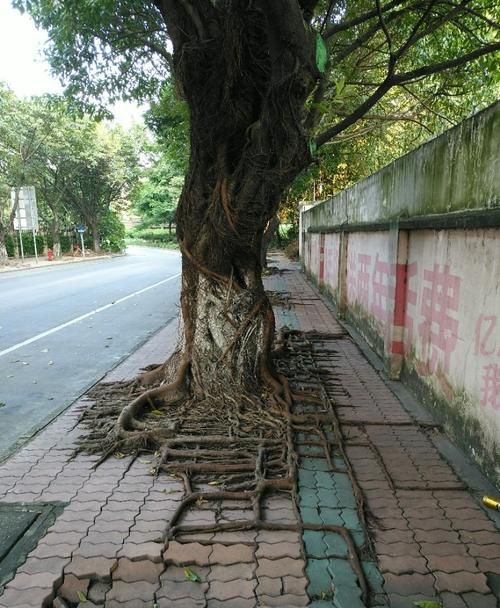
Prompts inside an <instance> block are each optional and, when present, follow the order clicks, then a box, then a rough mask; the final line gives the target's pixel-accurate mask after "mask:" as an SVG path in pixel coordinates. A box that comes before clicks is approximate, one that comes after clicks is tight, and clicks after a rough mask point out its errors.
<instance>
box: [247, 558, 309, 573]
mask: <svg viewBox="0 0 500 608" xmlns="http://www.w3.org/2000/svg"><path fill="white" fill-rule="evenodd" d="M309 561H318V560H309ZM303 573H304V562H303V561H302V560H300V559H292V558H290V557H285V558H281V559H267V558H261V559H259V560H258V566H257V570H256V575H257V577H259V578H260V577H261V576H268V577H270V578H278V577H281V576H287V575H288V576H297V577H300V576H303Z"/></svg>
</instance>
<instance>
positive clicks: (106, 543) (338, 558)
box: [0, 256, 500, 608]
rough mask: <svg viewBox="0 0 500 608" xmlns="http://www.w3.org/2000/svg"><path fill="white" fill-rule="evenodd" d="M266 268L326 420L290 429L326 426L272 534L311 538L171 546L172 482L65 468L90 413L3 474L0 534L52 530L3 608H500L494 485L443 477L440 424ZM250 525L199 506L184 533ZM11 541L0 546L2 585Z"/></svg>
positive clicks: (160, 340) (135, 366)
mask: <svg viewBox="0 0 500 608" xmlns="http://www.w3.org/2000/svg"><path fill="white" fill-rule="evenodd" d="M274 257H275V259H274V261H273V262H271V263H272V264H277V265H278V266H279V267H280V269H281V270H282V272H280V273H277V274H273V275H272V276H270V277H269V278H267V279H266V288H267V289H269V290H272V291H274V292H280V297H281V304H280V305H278V306H276V313H277V315H276V316H277V323H278V325H282V324H286V325H287V326H288V327H290V328H296V329H302V330H305V331H312V330H314V331H315V332H317V333H316V334H315V335H314V334H311V336H310V337H309V338H308V341H307V343H301V344H300V345H299V344H298V345H297V348H303V349H306V350H304V353H305V354H304V355H303V356H304V357H306V356H307V357H308V358H309V360H310V361H311V364H314V365H315V366H316V368H317V370H318V374H317V378H319V379H320V381H321V389H322V390H324V392H325V395H326V397H327V399H328V400H329V403H330V405H331V404H333V407H332V409H329V408H326V409H321V410H319V409H318V411H317V412H314V411H313V410H314V408H321V407H322V406H316V405H311V404H309V405H301V406H300V408H301V409H298V410H296V411H295V413H299V414H300V413H301V412H303V413H311V412H312V413H313V414H315V413H317V419H318V425H317V428H314V429H311V430H309V429H308V430H307V431H305V430H302V431H300V432H297V433H296V434H295V436H294V443H295V447H296V450H297V453H298V454H299V464H298V488H297V494H296V496H294V495H293V496H292V497H291V498H289V497H288V496H285V495H283V496H276V495H271V496H270V497H269V499H268V500H267V502H266V505H265V508H264V513H263V519H264V521H269V522H278V523H282V524H284V523H288V522H290V523H294V522H296V521H297V519H299V518H300V519H301V520H302V521H303V522H307V523H308V524H309V526H308V529H305V530H304V532H303V533H302V534H300V533H298V532H292V531H289V530H282V531H276V530H266V529H259V530H246V531H239V532H216V533H212V534H202V533H198V534H196V535H192V534H191V535H189V536H188V535H186V534H185V535H181V536H179V537H177V538H176V539H175V540H172V541H169V542H168V544H167V545H166V546H164V544H163V542H161V535H162V533H163V531H164V530H165V527H166V525H167V523H168V521H169V518H170V517H171V516H172V515H173V513H174V512H175V509H176V508H177V506H178V505H179V503H180V501H181V499H182V493H181V483H180V481H179V479H177V478H174V477H168V476H167V475H164V474H161V475H159V476H157V477H155V476H153V475H152V474H151V471H150V469H151V461H149V460H148V459H147V458H142V457H139V458H138V459H136V460H134V461H132V460H131V458H129V457H125V458H121V459H117V458H110V459H108V460H107V461H105V462H104V463H103V464H101V465H100V466H99V467H98V468H97V469H95V470H94V469H93V468H92V467H93V464H94V462H95V460H96V458H94V457H90V456H86V455H79V456H77V457H76V458H71V455H72V448H73V446H74V443H75V440H76V439H77V437H78V436H80V434H81V433H83V432H84V431H83V429H82V428H80V426H79V425H78V417H79V415H80V412H81V411H82V409H84V408H86V407H88V405H89V401H88V400H86V399H85V398H83V399H81V400H80V401H78V402H77V403H75V404H74V405H73V406H71V407H70V408H69V409H68V410H67V411H66V412H65V413H64V414H63V415H61V416H60V417H59V418H58V419H57V420H56V421H55V422H54V423H52V424H51V425H50V426H49V427H47V428H46V429H45V430H44V431H42V432H41V433H40V434H39V435H38V436H37V437H36V438H35V439H34V440H33V441H32V442H31V443H30V444H29V445H27V446H26V447H24V448H23V449H22V450H21V451H20V452H18V453H17V454H16V455H15V456H13V457H12V458H11V459H10V460H8V461H7V462H6V463H4V464H3V465H2V466H0V522H2V519H1V517H2V509H7V507H8V506H9V505H10V506H15V505H17V504H18V503H26V505H27V506H26V505H25V506H24V508H21V507H19V508H18V509H17V513H18V518H19V519H22V517H25V516H27V515H26V514H27V513H38V515H37V516H36V517H38V519H37V520H36V521H38V522H39V523H38V526H39V531H40V529H42V528H45V529H46V531H44V532H42V533H41V535H40V534H39V535H38V536H39V537H40V536H41V538H40V540H39V541H38V542H36V538H35V537H33V539H32V540H30V539H29V538H28V539H26V538H25V539H24V540H23V543H24V544H23V547H24V556H23V555H22V552H20V557H19V558H18V563H17V566H18V567H17V570H16V572H15V575H14V576H13V577H12V576H11V577H10V579H9V580H5V581H4V582H5V590H4V592H3V595H0V608H28V607H30V608H41V607H44V608H47V607H52V606H53V607H54V608H65V607H71V608H73V607H75V606H79V607H81V608H92V607H93V606H105V607H106V608H154V607H156V608H170V607H172V608H174V607H175V608H202V607H206V608H254V607H257V606H262V607H273V606H280V607H286V608H298V607H300V606H311V607H313V608H327V607H336V608H362V607H363V606H365V605H367V606H379V607H384V608H385V607H390V608H415V606H418V605H419V604H418V602H419V601H427V602H430V601H431V600H433V601H434V602H435V603H434V604H427V605H426V604H421V606H422V607H423V608H437V607H438V606H443V608H498V606H499V603H498V602H499V600H498V598H499V597H500V595H499V594H500V535H499V534H498V525H499V523H500V520H499V517H498V514H497V513H495V512H493V511H487V510H486V509H483V507H482V506H481V501H480V499H481V491H483V489H484V490H485V489H488V488H487V486H486V485H485V482H484V481H483V480H482V479H481V477H480V475H479V473H475V472H472V473H471V471H472V467H470V466H467V465H466V463H464V461H462V460H460V458H459V457H458V456H457V457H456V460H453V461H451V462H448V460H449V458H450V456H449V455H450V454H454V453H455V452H454V451H453V449H452V448H451V446H449V445H448V444H447V441H446V438H444V437H443V435H442V433H441V431H440V430H439V427H438V426H437V425H435V423H434V422H433V421H432V419H431V417H430V415H429V414H427V413H426V412H425V411H423V410H422V409H421V408H418V405H415V404H414V403H413V401H412V399H411V396H410V395H408V394H407V393H406V392H405V391H404V390H402V389H401V388H400V387H399V385H397V383H386V382H385V381H384V378H383V377H382V376H381V374H380V373H379V372H378V371H377V370H376V369H375V368H374V367H373V366H372V365H371V363H369V362H368V360H367V359H366V357H365V356H364V355H363V353H362V352H361V350H360V349H359V348H358V346H357V345H356V344H355V343H354V342H353V341H352V339H351V338H350V337H349V335H348V334H347V333H346V332H345V330H344V329H343V328H342V327H341V326H340V325H339V324H338V322H337V321H336V320H335V318H334V316H333V314H332V312H331V310H330V308H329V306H328V305H327V304H326V303H325V302H323V300H322V299H321V297H320V296H319V294H318V292H317V290H316V289H315V288H314V287H312V286H311V285H310V284H309V283H308V282H307V281H306V279H305V277H304V275H303V274H302V273H301V272H300V271H299V270H298V267H297V265H295V264H292V263H290V262H287V261H285V260H284V258H281V257H276V256H274ZM174 342H175V336H174V335H173V333H172V325H171V326H169V327H167V328H165V329H164V330H162V331H161V332H160V333H158V334H157V335H156V336H155V337H154V338H153V339H152V340H150V341H149V342H148V343H147V344H146V345H145V346H143V347H142V348H141V349H140V350H139V351H137V352H136V353H135V354H134V355H132V356H131V357H130V358H129V359H128V360H127V361H126V362H124V363H123V364H122V365H121V366H119V367H118V368H116V369H115V370H114V371H113V372H112V373H111V374H110V375H109V376H108V377H107V380H108V381H112V380H116V379H120V378H129V377H131V376H133V375H134V374H135V373H137V371H138V370H139V369H140V368H141V367H142V366H144V365H146V364H149V363H154V362H159V361H161V360H163V359H164V358H165V357H166V356H167V355H168V354H169V352H168V351H169V348H172V345H173V344H174ZM315 381H316V382H317V379H316V380H315ZM311 382H312V380H311ZM308 384H309V381H308V379H304V389H307V385H308ZM393 388H394V389H397V392H398V395H400V396H401V398H402V400H400V399H399V398H398V397H397V396H396V394H395V393H394V391H393V390H392V389H393ZM337 421H338V422H339V423H340V428H341V431H342V433H341V434H340V435H339V434H336V433H335V429H336V422H337ZM319 439H321V441H319ZM320 445H322V446H323V447H324V449H323V447H318V446H320ZM441 452H442V453H441ZM443 454H446V458H445V456H444V455H443ZM458 469H460V471H461V472H459V470H458ZM462 472H463V473H462ZM461 475H462V477H461ZM295 499H296V500H295ZM37 509H38V510H37ZM248 511H249V509H248V504H247V503H245V502H241V501H240V502H235V501H233V503H232V504H231V505H222V507H221V508H219V509H217V510H214V509H213V508H212V505H211V503H206V504H204V503H200V504H198V503H197V504H196V505H194V508H192V509H191V510H190V511H189V512H188V514H187V515H186V517H185V519H184V523H200V522H202V523H205V522H206V523H210V522H214V521H217V522H220V521H229V522H230V521H234V520H241V519H245V514H247V512H248ZM36 517H35V519H36ZM36 521H35V523H33V524H30V525H31V528H30V530H34V528H33V526H35V524H36ZM365 524H366V526H365ZM340 529H342V530H343V532H344V533H341V532H340V531H339V530H340ZM9 532H10V531H9V530H8V529H5V528H4V529H2V530H1V532H0V585H1V584H2V580H4V579H2V576H6V575H5V568H4V565H5V562H6V561H8V560H7V559H3V561H2V558H3V554H2V552H1V549H2V542H1V540H2V539H1V537H2V536H5V535H6V536H7V537H9ZM367 532H368V534H367ZM30 543H31V546H30ZM350 543H352V544H350ZM19 544H20V543H18V544H17V545H14V547H13V549H12V551H11V556H10V559H11V563H10V565H11V566H12V561H13V560H15V559H16V549H17V548H18V545H19ZM26 553H28V556H27V559H26ZM186 568H187V570H186ZM13 570H14V569H13V568H11V571H13ZM363 581H366V584H367V591H368V593H367V594H366V593H365V591H366V590H364V589H363ZM1 589H2V587H1V586H0V593H1ZM495 593H496V596H495ZM363 597H365V598H367V599H366V601H363V599H362V598H363Z"/></svg>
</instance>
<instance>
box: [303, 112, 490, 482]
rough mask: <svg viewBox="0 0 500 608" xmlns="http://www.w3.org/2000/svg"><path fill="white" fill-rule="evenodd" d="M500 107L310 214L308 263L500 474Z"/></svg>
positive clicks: (453, 429) (390, 365)
mask: <svg viewBox="0 0 500 608" xmlns="http://www.w3.org/2000/svg"><path fill="white" fill-rule="evenodd" d="M499 149H500V103H497V104H494V105H493V106H491V107H489V108H488V109H486V110H485V111H483V112H481V113H479V114H477V115H476V116H474V117H472V118H471V119H469V120H467V121H464V122H463V123H462V124H460V125H458V126H457V127H455V128H454V129H451V130H450V131H448V132H446V133H445V134H443V135H442V136H441V137H439V138H437V139H434V140H432V141H430V142H429V143H427V144H425V145H423V146H421V147H420V148H419V149H418V150H416V151H414V152H412V153H411V154H408V155H406V156H404V157H402V158H400V159H398V160H397V161H395V162H394V163H392V164H391V165H388V166H387V167H384V168H383V169H382V170H380V171H379V172H378V173H376V174H374V175H372V176H371V177H369V178H368V179H366V180H364V181H362V182H360V183H358V184H356V185H355V186H353V187H352V188H349V189H348V190H345V191H344V192H342V193H341V194H339V195H338V196H336V197H334V198H332V199H330V200H328V201H325V202H323V203H321V204H318V205H316V206H315V207H313V208H311V209H309V210H307V211H305V212H303V213H302V218H301V221H302V227H303V233H302V235H301V239H302V252H303V256H302V259H303V263H304V265H305V268H306V270H307V271H308V272H309V274H310V275H311V277H312V278H313V279H314V280H315V281H316V282H317V283H318V284H319V285H320V287H321V288H322V289H323V290H324V291H325V292H326V293H327V294H328V295H329V296H330V297H331V298H332V300H333V301H334V302H335V304H336V305H337V307H338V310H339V313H340V314H341V315H343V316H344V317H345V318H347V319H348V320H349V321H350V322H351V323H352V324H354V325H355V326H356V328H357V329H358V331H360V332H361V333H362V334H363V335H364V336H365V338H366V339H367V340H368V342H370V343H371V345H372V346H373V348H374V349H375V350H377V352H378V353H379V354H380V356H381V357H383V358H384V360H385V362H386V365H387V370H388V373H389V374H390V375H391V376H392V377H401V378H403V379H405V378H406V379H408V380H411V382H412V385H413V386H414V387H416V388H417V389H419V390H421V394H422V396H423V397H425V399H426V401H427V402H428V403H429V405H430V406H431V407H432V408H433V409H434V410H435V412H436V414H437V415H438V417H439V418H440V419H441V420H442V421H443V422H444V423H445V425H446V428H447V430H448V431H449V433H450V435H451V436H453V437H454V438H455V439H456V440H458V441H459V442H461V443H462V445H463V446H464V447H466V449H467V451H468V452H469V454H470V455H471V456H472V457H473V458H475V459H476V461H477V462H478V463H480V464H481V465H482V466H483V468H484V470H485V472H486V473H487V474H488V475H489V476H490V477H491V478H492V480H493V481H494V482H496V483H499V482H500V461H499V454H500V213H499V212H500V155H499Z"/></svg>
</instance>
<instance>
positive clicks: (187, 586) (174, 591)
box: [156, 577, 208, 600]
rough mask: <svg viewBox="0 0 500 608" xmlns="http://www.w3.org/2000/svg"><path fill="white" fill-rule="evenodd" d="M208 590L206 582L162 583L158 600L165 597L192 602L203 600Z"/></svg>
mask: <svg viewBox="0 0 500 608" xmlns="http://www.w3.org/2000/svg"><path fill="white" fill-rule="evenodd" d="M207 590H208V583H206V582H192V581H188V580H186V578H185V577H184V580H182V581H162V583H161V586H160V588H159V589H158V591H157V592H156V596H157V597H158V598H161V597H165V598H168V599H170V600H179V599H184V598H190V599H192V600H202V599H204V598H205V594H206V592H207Z"/></svg>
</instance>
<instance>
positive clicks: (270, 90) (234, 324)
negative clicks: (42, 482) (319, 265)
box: [16, 0, 500, 428]
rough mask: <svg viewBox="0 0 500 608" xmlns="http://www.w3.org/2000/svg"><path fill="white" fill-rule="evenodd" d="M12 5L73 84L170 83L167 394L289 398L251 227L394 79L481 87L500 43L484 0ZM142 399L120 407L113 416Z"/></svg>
mask: <svg viewBox="0 0 500 608" xmlns="http://www.w3.org/2000/svg"><path fill="white" fill-rule="evenodd" d="M16 5H18V6H20V7H23V8H25V9H26V10H28V11H29V12H30V13H31V14H32V15H33V17H34V18H35V21H36V22H37V24H38V25H40V26H42V27H44V28H46V29H47V30H48V31H49V33H50V40H51V47H50V49H49V57H50V58H51V61H52V65H53V67H54V69H55V70H57V71H58V72H59V73H60V74H61V75H62V77H63V79H65V81H66V83H67V85H68V92H69V93H70V94H72V95H77V96H78V97H79V98H80V99H81V100H82V101H89V95H90V96H91V97H92V98H93V99H94V101H95V99H96V98H97V97H98V96H100V95H101V96H102V95H103V94H104V95H107V97H108V98H109V97H113V96H117V95H127V94H128V95H134V96H136V97H139V98H145V97H147V96H149V95H151V94H152V93H154V92H155V91H158V90H160V85H161V84H163V81H164V80H165V79H173V80H175V86H176V90H177V91H178V92H179V94H180V95H181V96H182V97H183V98H184V99H185V101H186V103H187V106H188V108H189V116H190V158H189V165H188V168H187V175H186V179H185V182H184V187H183V190H182V194H181V196H180V201H179V207H178V212H177V234H178V239H179V244H180V248H181V251H182V259H183V272H182V295H181V307H182V315H183V321H184V342H183V351H182V356H181V358H180V359H179V365H178V368H177V379H176V381H175V382H174V384H172V385H164V386H162V387H160V388H159V389H154V390H155V392H154V396H155V397H157V398H161V397H163V398H164V399H165V400H167V401H168V400H173V399H180V398H182V397H186V396H188V395H194V396H196V397H198V398H201V397H204V396H205V397H206V396H208V395H210V396H214V395H218V394H221V393H227V392H228V387H232V388H231V391H237V392H244V391H247V392H255V391H256V390H260V388H261V387H262V385H267V386H268V387H270V388H271V391H272V393H273V398H274V400H275V401H280V400H281V401H285V400H288V399H289V392H288V390H287V385H286V382H284V381H283V379H282V378H281V377H280V376H278V375H277V374H276V373H275V371H274V369H273V365H272V360H271V347H272V341H273V336H274V317H273V312H272V308H271V305H270V303H269V300H268V298H267V297H266V294H265V291H264V288H263V284H262V280H261V272H262V266H261V248H262V238H263V234H264V232H265V230H266V227H267V226H268V224H269V222H270V220H271V219H272V218H273V217H274V216H275V215H276V212H277V208H278V204H279V201H280V198H281V196H282V194H283V192H284V191H285V190H286V189H287V188H288V186H289V185H290V184H291V183H292V181H293V180H294V178H295V177H296V176H297V175H298V174H299V173H300V172H301V171H303V170H304V169H305V168H307V167H308V166H309V165H310V164H311V162H312V161H313V158H314V154H315V153H316V152H317V150H318V149H319V148H320V147H321V146H324V145H326V144H328V143H329V142H332V141H340V140H345V139H346V138H348V137H350V136H351V135H352V133H353V131H355V130H356V129H357V128H358V125H359V121H360V120H361V119H363V118H364V119H366V118H367V116H368V115H369V113H371V112H374V111H380V112H382V113H386V112H389V111H390V112H393V110H392V108H391V107H390V104H385V103H384V100H388V99H390V95H391V94H392V93H393V92H394V91H397V90H401V89H403V88H404V87H410V88H411V87H413V86H415V83H417V82H419V81H421V80H422V79H425V78H431V79H437V80H436V82H438V81H439V82H443V83H445V80H439V79H440V76H439V75H442V74H449V75H452V76H454V77H457V78H458V77H460V75H461V72H462V73H463V74H465V77H464V78H463V79H462V80H463V81H467V79H468V78H469V79H470V80H471V82H473V83H474V84H473V86H475V83H476V82H477V80H478V79H479V80H480V81H481V82H483V83H484V84H485V86H487V85H488V84H489V83H491V80H492V78H493V77H494V73H495V64H494V58H493V57H494V56H493V55H492V53H493V52H494V51H498V49H499V48H500V43H499V42H498V23H497V21H498V3H496V2H494V1H493V0H463V1H457V2H454V1H450V0H416V1H414V0H387V1H386V2H381V1H380V0H373V1H372V0H363V1H361V2H344V3H340V4H339V3H334V2H325V1H317V0H273V1H272V2H270V1H268V0H252V1H249V0H223V1H222V0H196V2H195V1H193V0H180V1H179V0H156V1H151V0H145V1H143V2H141V3H137V2H136V1H135V0H121V1H120V2H109V1H107V0H97V1H95V2H92V3H81V2H76V1H75V0H64V1H62V2H57V3H56V2H52V1H46V0H29V1H28V0H17V2H16ZM171 51H172V52H171ZM149 62H152V63H151V64H150V63H149ZM473 62H475V63H473ZM151 66H153V67H154V68H156V69H151ZM471 74H474V78H472V77H471V76H470V75H471ZM346 87H349V89H348V90H347V91H346ZM101 98H102V97H101ZM331 107H335V112H332V111H331V110H330V108H331ZM162 373H163V368H159V370H158V371H157V375H161V374H162ZM150 396H151V395H148V393H145V394H144V395H142V396H141V397H139V398H138V399H136V400H135V401H134V402H133V403H132V404H130V405H129V406H128V407H126V408H125V410H124V413H123V415H122V416H121V417H120V425H121V426H122V427H123V428H133V427H134V425H136V422H135V419H134V416H135V415H136V414H138V413H139V412H140V410H141V408H142V407H143V406H144V405H145V404H147V403H148V399H149V398H150Z"/></svg>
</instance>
